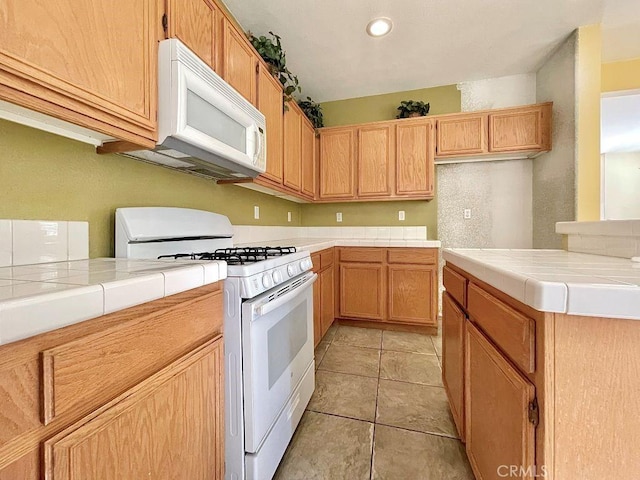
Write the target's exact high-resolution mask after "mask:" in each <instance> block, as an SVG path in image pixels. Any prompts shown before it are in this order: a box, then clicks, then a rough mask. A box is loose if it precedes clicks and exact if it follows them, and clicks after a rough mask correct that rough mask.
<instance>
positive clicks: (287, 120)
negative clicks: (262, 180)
mask: <svg viewBox="0 0 640 480" xmlns="http://www.w3.org/2000/svg"><path fill="white" fill-rule="evenodd" d="M268 134H269V133H268V132H267V135H268ZM284 185H285V186H287V187H289V188H292V189H293V190H296V191H298V192H299V191H300V189H301V187H302V113H301V112H300V110H298V109H297V108H296V107H294V106H293V103H292V102H290V103H289V109H288V110H287V111H285V112H284Z"/></svg>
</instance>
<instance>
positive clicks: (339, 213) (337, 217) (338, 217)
mask: <svg viewBox="0 0 640 480" xmlns="http://www.w3.org/2000/svg"><path fill="white" fill-rule="evenodd" d="M336 222H338V223H340V222H342V212H338V213H336Z"/></svg>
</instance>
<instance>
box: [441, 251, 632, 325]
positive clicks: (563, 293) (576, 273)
mask: <svg viewBox="0 0 640 480" xmlns="http://www.w3.org/2000/svg"><path fill="white" fill-rule="evenodd" d="M443 257H444V259H445V260H446V261H447V262H450V263H452V264H453V265H456V266H458V267H460V268H461V269H463V270H465V271H467V272H469V273H470V274H471V275H473V276H475V277H477V278H478V279H480V280H482V281H484V282H486V283H488V284H489V285H491V286H493V287H495V288H497V289H499V290H502V291H504V292H505V293H506V294H508V295H510V296H511V297H513V298H515V299H516V300H519V301H521V302H523V303H525V304H526V305H529V306H531V307H533V308H535V309H537V310H540V311H545V312H557V313H568V314H572V315H587V316H598V317H614V318H629V319H638V320H640V265H639V264H637V263H634V262H632V261H631V260H629V259H624V258H617V257H606V256H599V255H590V254H584V253H573V252H567V251H564V250H497V249H493V250H489V249H487V250H485V249H444V250H443Z"/></svg>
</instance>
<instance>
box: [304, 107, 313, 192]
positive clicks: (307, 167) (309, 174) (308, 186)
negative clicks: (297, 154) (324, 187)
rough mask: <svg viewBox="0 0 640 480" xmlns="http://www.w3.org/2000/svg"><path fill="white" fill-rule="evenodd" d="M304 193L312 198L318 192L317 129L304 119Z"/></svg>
mask: <svg viewBox="0 0 640 480" xmlns="http://www.w3.org/2000/svg"><path fill="white" fill-rule="evenodd" d="M302 193H303V194H304V195H307V196H309V197H311V198H313V197H315V194H316V131H315V129H314V128H313V125H311V124H310V123H309V122H307V121H306V120H304V119H302Z"/></svg>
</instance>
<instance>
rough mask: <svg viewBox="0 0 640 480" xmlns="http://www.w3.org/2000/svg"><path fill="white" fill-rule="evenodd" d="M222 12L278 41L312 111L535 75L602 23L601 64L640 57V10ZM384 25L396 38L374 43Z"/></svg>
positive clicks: (498, 2) (489, 7)
mask: <svg viewBox="0 0 640 480" xmlns="http://www.w3.org/2000/svg"><path fill="white" fill-rule="evenodd" d="M225 3H226V4H227V6H228V7H229V9H230V10H231V12H232V13H233V14H234V15H235V16H236V18H237V19H238V21H239V22H240V23H241V25H242V26H243V27H244V28H245V29H246V30H251V31H252V32H253V33H254V34H258V35H260V34H266V33H267V32H268V31H269V30H272V31H274V32H275V33H277V34H279V35H280V36H281V37H282V41H283V45H284V48H285V50H286V52H287V61H288V66H289V68H290V70H291V71H292V72H293V73H295V74H297V76H298V78H299V79H300V83H301V85H302V86H303V94H304V95H310V96H312V97H313V99H314V100H316V101H327V100H339V99H344V98H352V97H361V96H366V95H374V94H378V93H388V92H397V91H403V90H411V89H416V88H425V87H430V86H436V85H447V84H452V83H457V82H462V81H470V80H479V79H484V78H493V77H499V76H504V75H512V74H517V73H527V72H533V71H535V70H537V68H538V67H539V66H540V65H541V63H542V62H543V61H544V59H545V58H546V57H547V55H548V54H549V53H550V52H551V51H552V50H553V49H554V48H556V47H557V46H558V45H559V44H560V43H561V42H562V40H563V39H564V38H566V37H567V36H568V35H569V34H570V33H571V32H572V31H573V29H575V28H576V27H578V26H580V25H588V24H592V23H598V22H601V21H603V39H604V40H603V45H604V54H603V57H604V59H605V60H607V61H610V60H616V59H619V58H631V57H634V56H640V0H524V1H523V0H520V1H515V0H482V1H478V0H428V1H425V0H225ZM378 16H386V17H389V18H391V19H392V20H393V22H394V27H393V31H392V32H391V33H390V34H389V35H387V36H386V37H383V38H372V37H369V36H368V35H367V34H366V32H365V27H366V25H367V23H368V22H369V21H370V20H371V19H372V18H374V17H378ZM634 25H635V26H634ZM627 39H631V40H629V41H627ZM634 39H635V40H636V41H635V43H631V41H632V40H634Z"/></svg>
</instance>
